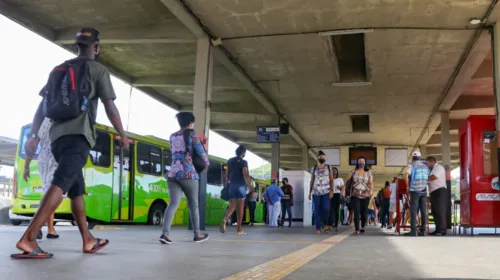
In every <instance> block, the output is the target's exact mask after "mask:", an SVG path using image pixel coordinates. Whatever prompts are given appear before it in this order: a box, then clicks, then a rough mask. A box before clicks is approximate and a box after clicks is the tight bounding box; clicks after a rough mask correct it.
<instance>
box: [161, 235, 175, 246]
mask: <svg viewBox="0 0 500 280" xmlns="http://www.w3.org/2000/svg"><path fill="white" fill-rule="evenodd" d="M160 243H161V244H172V243H173V242H172V240H170V239H169V238H168V237H167V236H166V235H165V234H162V235H161V236H160Z"/></svg>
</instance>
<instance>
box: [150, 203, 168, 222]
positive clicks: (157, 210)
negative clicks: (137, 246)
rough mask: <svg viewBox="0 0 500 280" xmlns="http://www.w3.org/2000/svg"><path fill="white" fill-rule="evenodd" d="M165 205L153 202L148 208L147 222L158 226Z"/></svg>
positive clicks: (161, 219) (161, 220)
mask: <svg viewBox="0 0 500 280" xmlns="http://www.w3.org/2000/svg"><path fill="white" fill-rule="evenodd" d="M165 208H166V206H163V205H161V204H159V203H156V204H154V205H153V206H151V209H149V215H148V224H149V225H153V226H159V225H161V224H163V214H164V213H165Z"/></svg>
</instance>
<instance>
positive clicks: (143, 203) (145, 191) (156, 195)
mask: <svg viewBox="0 0 500 280" xmlns="http://www.w3.org/2000/svg"><path fill="white" fill-rule="evenodd" d="M136 170H137V169H136ZM157 199H162V200H163V201H165V203H168V192H167V184H166V180H165V179H164V178H162V177H158V176H153V175H149V174H141V173H139V172H137V171H136V172H135V182H134V222H138V223H145V222H147V221H148V215H149V209H150V208H151V205H152V204H153V202H154V201H155V200H157Z"/></svg>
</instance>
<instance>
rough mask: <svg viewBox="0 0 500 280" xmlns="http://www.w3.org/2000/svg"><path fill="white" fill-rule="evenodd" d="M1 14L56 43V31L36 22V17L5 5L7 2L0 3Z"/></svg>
mask: <svg viewBox="0 0 500 280" xmlns="http://www.w3.org/2000/svg"><path fill="white" fill-rule="evenodd" d="M0 14H2V15H4V16H5V17H7V18H9V19H11V20H13V21H15V22H17V23H19V24H20V25H22V26H24V27H26V28H27V29H29V30H31V31H32V32H34V33H36V34H38V35H40V36H42V37H44V38H45V39H47V40H49V41H54V38H55V37H56V31H55V30H53V29H52V28H50V27H48V26H47V25H45V24H43V23H41V22H39V21H36V20H35V19H36V17H35V16H34V15H28V14H26V13H25V12H23V11H21V10H20V9H18V8H17V7H14V6H12V5H9V4H7V3H5V1H0Z"/></svg>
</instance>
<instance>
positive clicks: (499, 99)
mask: <svg viewBox="0 0 500 280" xmlns="http://www.w3.org/2000/svg"><path fill="white" fill-rule="evenodd" d="M491 49H492V51H493V82H494V90H493V94H494V96H495V116H496V131H497V156H499V158H500V115H499V114H500V22H498V21H497V22H495V24H494V25H493V34H492V46H491ZM498 172H499V173H497V174H500V164H499V165H498Z"/></svg>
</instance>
